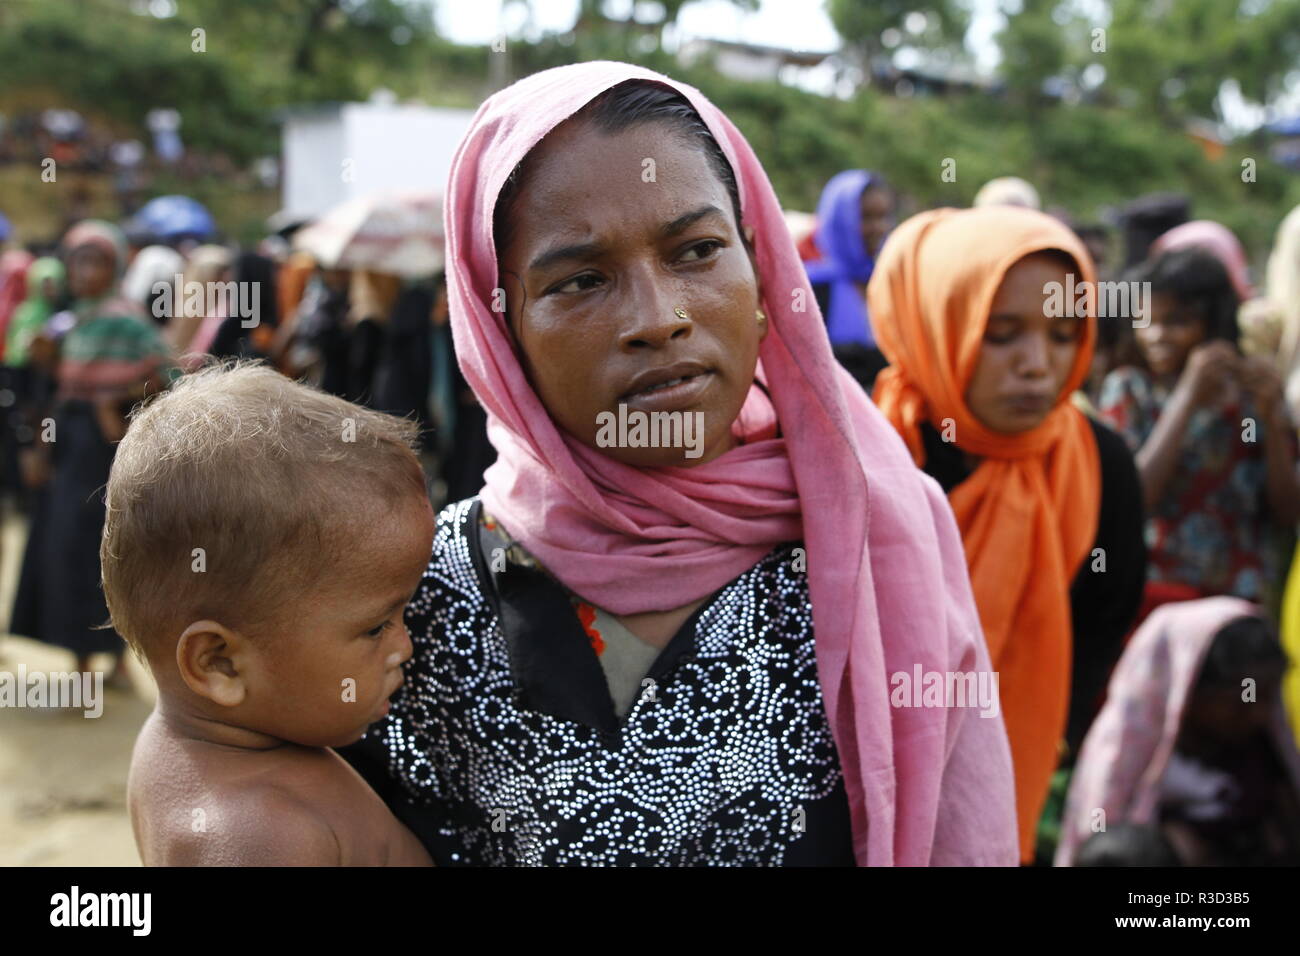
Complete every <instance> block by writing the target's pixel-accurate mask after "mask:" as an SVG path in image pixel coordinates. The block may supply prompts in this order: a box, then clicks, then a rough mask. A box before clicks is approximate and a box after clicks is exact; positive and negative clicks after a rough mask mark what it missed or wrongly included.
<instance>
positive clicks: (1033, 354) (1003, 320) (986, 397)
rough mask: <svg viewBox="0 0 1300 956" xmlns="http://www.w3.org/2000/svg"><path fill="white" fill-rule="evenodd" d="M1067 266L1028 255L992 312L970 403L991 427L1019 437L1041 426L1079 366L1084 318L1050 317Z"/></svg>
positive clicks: (1015, 269)
mask: <svg viewBox="0 0 1300 956" xmlns="http://www.w3.org/2000/svg"><path fill="white" fill-rule="evenodd" d="M1067 279H1068V274H1067V272H1066V269H1065V265H1064V264H1063V263H1061V262H1058V261H1057V260H1056V259H1055V258H1054V257H1052V256H1042V255H1036V254H1035V255H1029V256H1026V257H1025V258H1023V259H1021V260H1020V261H1019V262H1017V263H1016V264H1015V265H1013V266H1012V267H1011V268H1010V269H1008V270H1007V274H1006V276H1005V277H1004V278H1003V279H1002V284H1001V285H1000V286H998V291H997V294H996V295H995V296H994V298H993V305H992V307H991V308H990V309H989V321H988V325H987V326H986V328H985V330H984V342H983V344H982V345H981V346H980V353H979V359H978V361H977V362H976V365H975V372H974V374H973V375H972V376H971V380H970V384H969V385H968V386H967V388H966V404H967V406H968V407H969V408H970V410H971V413H972V414H973V415H974V416H975V417H976V418H978V419H979V420H980V423H981V424H983V425H984V426H985V427H986V428H991V429H993V430H994V431H999V432H1005V433H1008V434H1015V433H1017V432H1023V431H1028V430H1029V429H1031V428H1034V427H1036V426H1037V425H1038V424H1039V423H1041V422H1042V421H1043V419H1045V418H1046V417H1047V416H1048V414H1049V413H1050V412H1051V411H1052V409H1053V408H1054V407H1055V406H1056V403H1057V401H1058V400H1059V399H1060V398H1061V390H1062V389H1063V388H1064V386H1065V383H1066V381H1067V380H1068V379H1069V377H1070V371H1071V369H1073V367H1074V360H1075V355H1076V354H1077V352H1078V349H1079V337H1080V335H1081V334H1082V333H1083V329H1084V321H1085V320H1084V319H1083V318H1080V317H1073V318H1072V317H1069V316H1062V317H1056V318H1054V317H1051V316H1049V314H1048V303H1047V300H1048V293H1047V292H1045V291H1044V288H1045V286H1046V285H1047V283H1049V282H1055V283H1060V285H1061V287H1064V286H1065V284H1066V281H1067Z"/></svg>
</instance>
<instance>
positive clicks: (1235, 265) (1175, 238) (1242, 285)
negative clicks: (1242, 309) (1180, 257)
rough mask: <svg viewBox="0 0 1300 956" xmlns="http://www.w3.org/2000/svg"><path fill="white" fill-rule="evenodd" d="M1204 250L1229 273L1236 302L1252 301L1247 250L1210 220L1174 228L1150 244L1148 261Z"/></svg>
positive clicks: (1253, 291) (1228, 231)
mask: <svg viewBox="0 0 1300 956" xmlns="http://www.w3.org/2000/svg"><path fill="white" fill-rule="evenodd" d="M1190 248H1196V249H1204V250H1205V251H1206V252H1208V253H1209V254H1210V255H1212V256H1214V258H1216V259H1218V260H1219V262H1220V263H1221V264H1222V266H1223V268H1224V269H1225V270H1226V271H1227V273H1228V279H1229V280H1231V282H1232V288H1233V289H1235V290H1236V292H1237V298H1239V299H1241V301H1242V302H1245V301H1247V300H1249V299H1253V298H1255V287H1254V286H1253V285H1251V284H1250V266H1249V264H1248V263H1247V261H1246V250H1245V249H1243V248H1242V247H1241V242H1240V241H1239V240H1238V239H1237V237H1236V236H1234V235H1233V234H1232V230H1231V229H1229V228H1228V227H1227V226H1224V225H1220V224H1219V223H1217V222H1214V221H1212V220H1209V219H1196V220H1193V221H1192V222H1185V223H1183V224H1182V225H1181V226H1174V228H1172V229H1170V230H1169V231H1168V232H1166V233H1162V234H1161V236H1160V237H1159V238H1158V239H1156V241H1155V242H1153V243H1151V251H1150V252H1149V253H1148V257H1149V258H1152V259H1154V258H1156V257H1157V256H1162V255H1164V254H1165V253H1166V252H1173V251H1174V250H1176V249H1190Z"/></svg>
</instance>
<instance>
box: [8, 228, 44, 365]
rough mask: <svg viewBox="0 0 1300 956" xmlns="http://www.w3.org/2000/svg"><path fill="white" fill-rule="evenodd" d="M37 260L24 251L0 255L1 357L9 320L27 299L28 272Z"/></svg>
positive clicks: (12, 251)
mask: <svg viewBox="0 0 1300 956" xmlns="http://www.w3.org/2000/svg"><path fill="white" fill-rule="evenodd" d="M35 261H36V258H35V257H34V256H33V255H32V254H31V253H30V252H27V251H25V250H23V249H7V250H5V252H3V253H0V356H3V355H4V347H5V346H4V344H5V341H6V340H7V339H8V334H7V333H8V331H9V319H10V318H11V317H12V316H13V314H14V310H15V309H17V308H18V306H20V305H21V304H22V301H23V299H25V298H27V270H28V269H30V268H31V265H32V263H33V262H35Z"/></svg>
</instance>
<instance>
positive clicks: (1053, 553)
mask: <svg viewBox="0 0 1300 956" xmlns="http://www.w3.org/2000/svg"><path fill="white" fill-rule="evenodd" d="M1047 249H1060V250H1063V251H1064V252H1066V253H1068V254H1069V255H1070V256H1072V257H1073V258H1074V260H1075V262H1076V263H1077V264H1078V268H1077V269H1076V270H1075V282H1076V285H1080V284H1081V280H1082V281H1083V282H1086V283H1087V284H1086V285H1083V286H1082V288H1083V289H1086V290H1087V298H1086V304H1085V307H1084V313H1085V314H1086V316H1087V322H1086V325H1085V327H1084V333H1083V339H1082V342H1081V345H1080V348H1079V350H1078V354H1077V355H1076V356H1075V361H1074V367H1073V368H1072V369H1071V371H1070V376H1069V379H1068V380H1067V382H1066V386H1065V387H1064V388H1063V389H1062V390H1061V394H1060V396H1059V398H1058V399H1057V403H1056V406H1055V408H1053V410H1052V411H1051V412H1050V413H1049V414H1048V416H1047V418H1046V419H1045V420H1044V421H1043V422H1042V423H1041V424H1040V425H1038V426H1037V427H1035V428H1033V429H1031V430H1029V431H1027V432H1022V433H1019V434H1008V433H1005V432H996V431H993V430H992V429H989V428H986V427H985V426H984V425H982V424H981V423H980V422H979V420H978V419H976V418H975V416H974V414H973V413H972V412H971V410H970V408H969V407H967V405H966V400H965V393H966V389H967V386H968V385H969V383H970V380H971V377H972V375H973V374H974V371H975V365H976V362H977V360H978V358H979V351H980V347H981V345H982V342H983V338H984V331H985V326H986V325H987V324H988V317H989V309H990V308H991V306H992V304H993V299H994V297H995V295H996V294H997V290H998V286H999V285H1001V283H1002V279H1003V277H1004V276H1005V275H1006V273H1007V270H1008V269H1010V268H1011V266H1012V265H1014V264H1015V263H1016V262H1017V261H1018V260H1020V259H1022V258H1023V257H1025V256H1027V255H1029V254H1030V253H1033V252H1040V251H1043V250H1047ZM1095 279H1096V277H1095V273H1094V270H1093V265H1092V259H1091V257H1090V256H1089V255H1088V252H1087V250H1086V249H1085V248H1084V246H1083V244H1082V243H1081V242H1080V241H1079V240H1078V239H1077V238H1075V236H1074V234H1073V233H1072V232H1070V230H1069V229H1067V228H1066V227H1065V226H1064V225H1062V224H1061V223H1060V222H1058V221H1057V220H1055V219H1053V218H1052V217H1050V216H1047V215H1044V214H1043V213H1040V212H1036V211H1034V210H1030V209H1021V208H1015V207H1011V206H990V207H983V208H977V209H935V210H931V211H929V212H923V213H921V214H920V215H917V216H913V217H912V218H911V219H909V220H907V222H905V223H903V224H902V225H901V226H899V227H898V228H897V229H895V230H894V232H893V234H892V235H891V236H890V237H889V239H888V241H886V243H885V247H884V249H883V250H882V252H881V255H880V258H879V260H878V261H877V263H876V270H875V273H874V274H873V275H872V277H871V283H870V285H869V286H868V289H867V296H868V301H869V304H870V309H871V324H872V326H873V328H874V329H875V333H876V341H877V342H878V344H879V346H880V348H881V350H882V351H883V352H884V353H885V356H886V357H887V358H888V359H889V362H890V365H889V367H888V368H886V369H885V370H884V371H883V372H882V373H881V374H880V377H879V378H878V379H877V380H876V388H875V396H874V397H875V401H876V404H877V405H878V406H880V410H881V411H883V412H884V413H885V415H886V417H887V418H889V420H890V421H891V422H892V423H893V425H894V427H895V428H896V429H897V430H898V432H899V433H900V434H901V435H902V436H903V439H904V440H905V441H906V442H907V445H908V448H910V449H911V451H912V457H913V458H914V459H915V460H916V463H917V464H918V465H924V463H925V452H924V450H923V446H922V442H921V433H920V426H921V424H922V423H923V422H927V421H928V422H930V423H931V424H932V425H934V426H935V427H936V428H937V429H939V430H940V432H941V433H942V432H943V431H944V425H945V422H944V420H945V419H951V428H952V431H951V432H950V434H953V435H954V438H955V442H956V444H957V446H958V447H959V448H961V449H962V450H963V451H965V452H967V453H969V454H971V455H975V456H979V457H980V458H982V461H981V463H980V465H979V466H978V467H977V468H976V469H975V471H974V472H973V473H972V474H971V475H970V477H969V478H967V479H966V480H965V481H963V482H962V483H961V484H960V485H958V486H957V487H956V488H954V489H953V491H952V493H951V495H950V501H951V503H952V509H953V512H954V514H956V516H957V525H958V527H960V529H961V535H962V542H963V544H964V546H965V549H966V561H967V563H968V564H969V565H970V574H971V585H972V587H973V589H974V592H975V603H976V605H977V606H978V607H979V613H980V621H981V623H982V624H983V626H984V634H985V638H986V639H987V641H988V646H989V655H990V657H991V658H992V661H993V667H994V670H996V671H997V672H998V673H999V685H1000V691H1001V698H1002V713H1003V716H1004V718H1005V720H1006V725H1007V735H1008V737H1009V738H1010V742H1011V756H1012V762H1013V763H1014V764H1015V774H1016V806H1017V816H1018V819H1019V829H1020V853H1021V859H1022V860H1026V861H1028V860H1030V859H1032V857H1033V851H1034V841H1035V829H1036V826H1037V823H1038V818H1039V816H1040V814H1041V813H1042V809H1043V805H1044V803H1045V802H1046V799H1047V791H1048V788H1049V785H1050V783H1051V777H1052V773H1053V771H1054V770H1055V768H1056V763H1057V760H1058V757H1059V748H1060V740H1061V737H1062V734H1063V733H1064V731H1065V724H1066V716H1067V708H1068V705H1069V697H1070V651H1071V633H1070V626H1071V620H1070V583H1071V581H1072V580H1073V578H1074V575H1075V573H1076V571H1077V570H1078V568H1079V566H1080V565H1081V563H1082V562H1083V560H1084V559H1085V558H1086V557H1088V555H1089V553H1090V551H1091V549H1092V545H1093V541H1094V539H1095V536H1096V533H1097V516H1098V512H1099V510H1100V503H1101V472H1100V461H1099V459H1098V456H1097V443H1096V439H1095V438H1094V436H1093V433H1092V429H1091V428H1090V427H1089V425H1088V421H1087V419H1086V418H1084V416H1083V414H1082V413H1081V412H1079V411H1078V410H1077V409H1076V408H1075V407H1074V406H1073V404H1071V402H1070V393H1071V392H1073V391H1074V390H1075V389H1076V388H1077V387H1078V386H1079V384H1080V383H1081V382H1082V381H1083V379H1084V377H1085V375H1086V374H1087V371H1088V365H1089V363H1090V362H1091V359H1092V350H1093V343H1094V341H1095V339H1096V334H1097V329H1096V317H1095V316H1096V312H1095V307H1094V303H1095V302H1096V295H1095ZM1076 295H1077V290H1076ZM1077 304H1078V303H1077V300H1076V305H1077Z"/></svg>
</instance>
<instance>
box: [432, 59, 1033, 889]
mask: <svg viewBox="0 0 1300 956" xmlns="http://www.w3.org/2000/svg"><path fill="white" fill-rule="evenodd" d="M631 79H644V80H651V81H654V82H656V83H660V84H662V85H664V86H667V87H669V88H671V89H673V90H676V91H677V92H679V93H681V94H682V95H683V96H685V97H686V98H687V99H688V100H689V101H690V103H691V104H692V105H693V106H694V107H695V109H696V110H697V111H698V112H699V114H700V116H701V117H702V118H703V119H704V122H705V123H706V124H707V126H708V127H709V130H710V131H711V132H712V134H713V136H714V137H715V138H716V139H717V141H718V143H719V144H720V145H721V147H722V150H723V152H724V154H725V155H726V157H727V159H728V161H729V162H730V163H731V166H732V169H734V170H735V172H736V178H737V181H738V184H739V188H740V197H741V208H742V210H743V213H744V222H745V224H747V225H752V226H753V227H754V229H755V231H756V247H757V248H756V255H757V262H758V270H759V273H760V274H761V275H762V277H763V288H764V289H765V290H767V295H766V297H765V300H764V302H763V308H764V311H765V312H766V313H767V315H768V317H769V322H770V326H769V327H770V333H769V334H768V336H767V338H766V339H765V341H764V342H763V345H762V347H761V350H760V361H761V366H762V370H763V374H764V376H765V380H766V382H767V384H768V386H769V388H770V391H771V395H772V402H773V405H774V410H775V413H776V415H777V416H778V417H779V421H780V422H781V423H782V425H783V426H784V432H785V434H784V437H781V438H776V437H764V433H763V432H761V431H755V432H752V433H750V434H747V435H746V436H745V437H746V438H749V439H751V440H750V441H748V443H746V444H744V445H742V446H740V447H738V448H735V449H733V450H732V451H730V452H728V453H726V454H724V455H721V456H719V457H718V458H716V459H714V460H713V461H711V462H708V463H706V464H703V465H699V466H697V467H694V468H662V469H638V468H634V467H631V466H628V465H624V464H621V463H619V462H616V461H614V460H613V459H611V458H608V457H606V456H605V455H603V454H601V453H600V452H598V451H596V450H594V449H591V448H588V447H586V446H585V445H583V444H581V443H580V442H578V441H577V440H576V439H574V438H572V437H571V436H569V435H568V434H566V433H562V432H561V431H560V430H559V429H558V428H557V426H556V424H555V423H554V422H553V421H552V420H551V418H550V416H549V415H548V413H547V411H546V409H545V407H544V406H543V405H542V403H541V401H540V400H539V399H538V397H537V395H536V393H535V392H534V391H533V388H532V386H531V385H530V384H529V381H528V379H527V377H526V375H525V373H524V371H523V369H522V367H521V366H520V363H519V359H518V356H517V354H516V351H515V347H514V344H513V340H512V337H511V333H510V331H509V329H508V328H507V325H506V321H505V316H504V314H503V313H499V312H494V311H493V310H492V309H491V303H492V301H493V290H494V289H495V288H496V287H497V286H498V276H497V261H496V253H495V249H494V245H493V232H492V216H493V209H494V206H495V204H496V201H497V196H498V195H499V193H500V191H501V187H502V184H503V183H504V182H505V180H506V177H507V176H508V175H509V174H510V172H511V171H512V170H513V169H514V168H515V166H516V164H518V163H519V161H520V160H521V159H522V158H523V157H524V156H525V154H527V153H528V151H529V150H530V149H532V148H533V147H534V146H535V145H536V144H537V143H538V142H539V141H540V140H541V139H542V137H543V136H545V135H546V134H547V133H548V132H550V131H551V130H552V129H553V128H554V127H555V126H557V125H558V124H559V123H561V122H562V121H563V120H565V119H567V118H568V117H569V116H571V115H573V114H574V113H575V112H577V111H578V110H580V109H581V108H582V107H583V106H585V105H586V104H587V103H588V102H589V101H590V100H591V99H593V98H594V97H595V96H597V95H598V94H599V93H601V92H603V91H604V90H607V89H609V88H610V87H612V86H615V85H617V84H619V83H621V82H624V81H626V80H631ZM447 196H448V202H447V205H446V211H445V219H446V235H447V263H448V265H447V286H448V293H449V299H450V306H451V320H452V331H453V334H454V337H455V343H456V352H457V356H458V359H459V363H460V367H461V370H462V372H463V373H464V375H465V378H466V381H467V382H468V383H469V384H470V386H471V387H472V388H473V390H474V392H475V393H476V394H477V395H478V397H479V400H480V401H481V402H482V403H483V405H484V407H485V408H486V409H487V413H488V419H489V429H488V434H489V436H490V438H491V440H492V444H493V445H494V446H495V447H496V449H497V451H498V453H499V456H500V457H499V459H498V461H497V463H496V464H495V465H493V466H492V468H491V469H489V471H488V473H487V476H486V487H485V488H484V490H483V494H482V497H483V501H484V503H485V505H486V507H487V508H488V509H489V510H490V511H491V512H492V514H493V515H495V516H496V517H498V518H500V519H501V521H502V523H503V524H504V525H505V527H506V528H507V529H508V530H509V531H510V532H511V533H512V534H513V535H515V536H516V537H518V538H519V539H520V540H521V542H522V543H523V545H524V547H526V548H527V549H528V550H529V551H530V552H531V553H532V554H534V555H535V556H537V558H538V559H539V560H540V561H541V562H542V563H543V564H544V565H545V566H546V567H547V569H548V570H549V571H550V572H551V573H553V574H554V575H555V576H556V577H557V578H559V579H560V581H561V582H563V583H564V585H565V586H567V587H568V588H570V589H571V590H572V591H574V592H576V593H577V594H579V595H581V596H582V597H583V598H584V599H586V600H588V601H590V602H592V603H593V604H596V605H597V606H600V607H603V608H606V609H608V610H609V611H612V612H613V613H615V614H631V613H637V612H644V611H654V610H667V609H671V608H675V607H680V606H682V605H685V604H688V603H690V602H692V601H695V600H697V599H700V598H703V597H705V596H707V595H709V594H711V593H713V592H714V591H716V590H717V589H718V588H720V587H722V586H724V585H725V584H727V583H728V582H730V581H731V580H733V579H734V578H736V577H737V576H739V575H740V574H742V573H743V572H744V571H746V570H748V569H749V568H750V567H752V566H753V565H754V564H755V563H756V562H757V561H758V560H759V559H760V558H761V557H763V555H765V554H766V553H767V552H768V551H770V550H771V549H772V548H773V547H774V546H775V545H776V544H778V543H780V542H782V541H788V540H792V539H797V538H802V539H803V542H804V546H805V547H806V549H807V565H808V579H809V588H810V591H811V596H812V606H813V617H814V621H815V634H816V648H817V665H818V675H819V678H820V682H821V686H822V690H823V693H824V698H825V702H826V709H827V715H828V717H829V719H830V725H831V728H832V732H833V734H834V738H835V742H836V745H837V747H838V749H839V755H840V760H841V763H842V765H843V769H844V778H845V787H846V790H847V792H848V797H849V803H850V807H851V813H852V822H853V834H854V838H853V839H854V852H855V855H856V858H857V860H858V863H859V864H862V865H866V864H872V865H890V864H906V865H924V864H963V865H970V864H1003V865H1013V864H1014V863H1015V862H1016V859H1017V851H1016V832H1015V812H1014V804H1015V797H1014V791H1013V788H1012V776H1011V765H1010V752H1009V749H1008V747H1007V741H1006V732H1005V730H1004V728H1003V725H1002V720H1001V717H1000V716H998V717H996V718H980V717H979V716H977V712H976V711H974V710H970V709H969V708H952V709H947V708H943V707H934V708H924V707H920V708H898V709H894V708H891V707H890V703H889V692H890V683H889V678H890V675H891V674H893V673H897V672H900V671H904V672H907V673H909V674H911V673H912V671H913V668H914V666H920V667H921V668H922V669H923V670H924V671H926V672H931V671H937V672H940V673H942V672H945V671H962V672H969V671H981V670H987V669H988V668H989V662H988V652H987V649H986V648H985V645H984V640H983V636H982V634H981V631H980V625H979V618H978V615H977V613H976V610H975V605H974V601H973V599H972V597H971V590H970V582H969V579H968V577H967V573H966V564H965V557H964V555H963V552H962V547H961V539H960V537H959V535H958V533H957V528H956V525H955V523H954V521H953V517H952V512H951V510H950V508H949V506H948V502H947V499H946V498H945V497H944V495H943V493H942V492H941V491H940V489H939V487H938V485H937V484H935V483H934V482H933V481H932V480H930V479H929V478H928V477H926V476H925V475H924V474H923V473H921V472H920V471H918V470H917V469H916V467H915V466H914V465H913V463H912V459H911V456H910V455H909V454H908V452H907V449H906V448H905V447H904V445H903V443H902V441H901V440H900V439H899V437H898V435H897V434H896V433H895V432H894V430H893V428H892V427H890V425H889V423H888V422H886V421H885V419H884V418H883V417H882V416H881V415H880V413H879V412H878V411H877V410H876V408H875V406H873V405H872V404H871V402H870V401H869V400H868V399H867V397H866V394H865V393H864V392H863V391H862V389H861V388H860V387H859V386H858V385H857V384H856V382H854V380H853V379H852V378H851V377H850V376H849V375H848V373H846V372H844V371H843V370H842V369H841V368H840V366H839V365H838V364H837V363H836V361H835V360H834V359H833V358H832V356H831V350H830V345H829V342H828V340H827V337H826V331H825V327H824V325H823V322H822V319H821V316H820V315H819V314H818V311H817V306H816V299H815V298H814V297H813V293H812V289H811V288H810V287H809V285H808V281H807V278H806V275H805V273H804V270H803V268H802V266H801V264H800V261H799V257H798V254H797V253H796V251H795V247H794V243H793V242H792V241H791V239H790V235H789V232H788V231H787V230H786V227H785V223H784V220H783V219H782V215H781V207H780V205H779V203H778V202H777V199H776V195H775V193H774V192H773V191H772V187H771V184H770V183H769V182H768V179H767V175H766V174H765V173H764V172H763V168H762V166H761V165H760V164H759V162H758V159H757V157H755V155H754V153H753V151H752V150H751V149H750V147H749V144H748V143H746V142H745V140H744V138H743V137H742V136H741V135H740V133H739V131H737V129H736V128H735V127H734V126H733V125H732V123H731V122H730V120H728V119H727V118H726V117H725V116H724V115H723V114H722V113H721V112H719V111H718V109H717V108H716V107H714V106H713V104H711V103H710V102H709V101H708V100H706V99H705V98H704V96H703V95H701V94H700V92H699V91H698V90H696V89H694V88H692V87H690V86H686V85H684V84H680V83H676V82H674V81H672V80H670V79H668V78H667V77H665V76H662V75H660V74H658V73H653V72H651V71H649V70H644V69H640V68H638V67H634V66H629V65H627V64H623V63H611V62H595V63H585V64H580V65H576V66H567V67H561V68H558V69H553V70H547V71H545V72H542V73H538V74H535V75H533V76H530V77H528V78H526V79H524V80H521V81H520V82H518V83H516V84H514V85H513V86H511V87H509V88H507V89H505V90H502V91H501V92H499V93H497V94H496V95H494V96H493V97H491V98H490V99H489V100H488V101H487V102H485V103H484V104H483V105H482V106H481V107H480V108H479V111H478V113H477V115H476V116H475V118H474V121H473V123H472V125H471V127H470V129H469V131H468V132H467V133H466V134H465V138H464V139H463V140H462V141H461V144H460V146H459V147H458V149H457V151H456V156H455V158H454V159H453V162H452V168H451V173H450V177H449V180H448V187H447ZM800 293H801V294H800ZM800 300H802V304H803V306H804V309H805V310H799V311H796V309H797V308H798V304H800ZM757 392H758V390H757V389H754V390H752V391H751V396H750V397H751V401H750V402H749V403H747V406H746V407H747V409H749V408H750V406H753V405H755V404H756V403H757V399H756V398H755V396H756V394H757ZM746 417H747V416H746V415H742V416H741V419H742V421H743V420H744V419H745V418H746ZM738 427H743V426H738ZM967 711H969V712H967Z"/></svg>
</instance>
